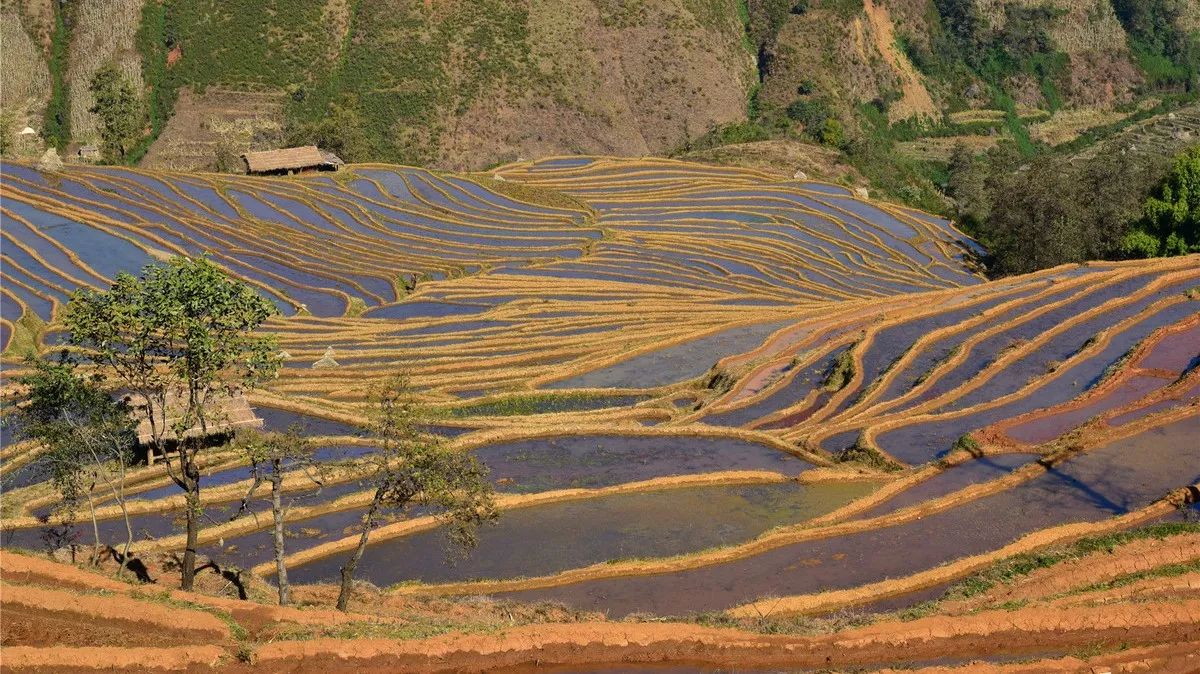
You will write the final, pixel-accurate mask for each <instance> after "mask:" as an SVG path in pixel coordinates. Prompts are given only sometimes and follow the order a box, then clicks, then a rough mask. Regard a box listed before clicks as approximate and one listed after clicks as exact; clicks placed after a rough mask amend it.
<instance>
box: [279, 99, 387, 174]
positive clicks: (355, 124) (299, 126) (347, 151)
mask: <svg viewBox="0 0 1200 674" xmlns="http://www.w3.org/2000/svg"><path fill="white" fill-rule="evenodd" d="M364 128H366V123H365V122H364V121H363V118H362V115H361V114H360V113H359V111H358V101H357V99H355V98H353V97H350V98H348V99H346V100H344V101H342V102H341V103H330V104H329V108H328V110H327V111H326V114H324V115H321V116H320V118H319V119H316V120H310V121H303V122H295V121H292V122H290V123H289V126H288V128H287V129H285V131H284V135H285V136H286V138H287V142H288V144H289V145H316V146H317V147H319V148H321V149H322V150H328V151H330V152H333V153H334V154H336V155H338V157H340V158H341V159H342V160H343V161H346V162H361V161H368V160H370V159H371V158H372V157H374V156H375V154H376V153H375V151H374V148H373V147H372V146H371V143H370V141H369V140H368V139H367V135H366V133H365V132H364V131H363V129H364Z"/></svg>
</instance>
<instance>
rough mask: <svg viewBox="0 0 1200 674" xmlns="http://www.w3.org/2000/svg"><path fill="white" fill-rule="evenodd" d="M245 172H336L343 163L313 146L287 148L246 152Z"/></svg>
mask: <svg viewBox="0 0 1200 674" xmlns="http://www.w3.org/2000/svg"><path fill="white" fill-rule="evenodd" d="M242 160H243V161H245V162H246V172H247V173H252V174H255V175H285V174H286V175H290V174H292V173H303V172H305V171H336V170H338V169H339V168H341V167H342V166H343V165H344V162H343V161H342V160H341V159H340V158H338V156H337V155H335V154H333V153H332V152H322V151H321V150H320V149H318V148H317V146H315V145H305V146H303V147H287V148H283V149H280V150H266V151H263V152H247V153H246V154H244V155H242Z"/></svg>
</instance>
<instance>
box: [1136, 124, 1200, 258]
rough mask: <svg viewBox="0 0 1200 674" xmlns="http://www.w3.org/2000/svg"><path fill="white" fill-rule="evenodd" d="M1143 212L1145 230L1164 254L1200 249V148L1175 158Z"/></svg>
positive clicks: (1192, 149)
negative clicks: (1158, 244)
mask: <svg viewBox="0 0 1200 674" xmlns="http://www.w3.org/2000/svg"><path fill="white" fill-rule="evenodd" d="M1142 213H1143V218H1142V223H1141V226H1142V229H1143V230H1144V231H1145V232H1146V233H1148V234H1150V235H1151V236H1154V237H1155V238H1157V239H1158V240H1159V241H1160V242H1162V251H1163V254H1165V255H1180V254H1185V253H1187V252H1188V251H1189V250H1200V146H1196V147H1192V148H1190V149H1188V150H1186V151H1184V152H1183V153H1182V154H1180V155H1179V156H1178V157H1176V158H1175V160H1174V162H1173V163H1172V165H1171V168H1170V170H1169V171H1168V172H1167V176H1166V178H1164V179H1163V181H1162V183H1161V184H1160V185H1159V186H1158V187H1157V189H1155V191H1154V193H1153V194H1151V195H1150V197H1149V198H1147V199H1146V202H1145V203H1144V204H1143V205H1142Z"/></svg>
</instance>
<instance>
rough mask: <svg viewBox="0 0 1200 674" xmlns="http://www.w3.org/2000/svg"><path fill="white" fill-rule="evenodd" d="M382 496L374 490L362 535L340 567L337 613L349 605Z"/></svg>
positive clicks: (380, 491) (378, 491)
mask: <svg viewBox="0 0 1200 674" xmlns="http://www.w3.org/2000/svg"><path fill="white" fill-rule="evenodd" d="M383 495H384V488H383V486H382V485H380V486H379V487H378V488H377V489H376V490H375V497H374V498H372V499H371V507H370V508H367V516H366V517H365V518H363V530H362V535H360V536H359V537H358V545H357V546H355V548H354V552H353V554H351V555H350V559H348V560H346V565H345V566H343V567H342V588H341V590H340V591H339V592H338V598H337V609H338V610H339V611H343V612H344V611H346V608H347V607H348V606H349V604H350V592H351V591H352V590H353V589H354V570H355V569H356V568H358V562H359V560H361V559H362V556H363V551H365V550H366V549H367V538H368V537H369V536H370V535H371V528H372V527H373V526H375V514H376V513H377V512H378V511H379V504H380V503H382V502H383Z"/></svg>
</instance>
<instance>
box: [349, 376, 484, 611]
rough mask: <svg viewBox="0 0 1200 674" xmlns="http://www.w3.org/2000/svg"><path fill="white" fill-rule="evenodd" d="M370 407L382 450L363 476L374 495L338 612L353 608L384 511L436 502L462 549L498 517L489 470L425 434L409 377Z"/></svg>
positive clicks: (382, 389) (375, 396) (378, 391)
mask: <svg viewBox="0 0 1200 674" xmlns="http://www.w3.org/2000/svg"><path fill="white" fill-rule="evenodd" d="M372 405H373V408H374V409H373V415H372V416H373V419H372V429H371V430H372V434H373V435H374V437H375V439H376V440H377V441H378V443H379V449H378V451H376V452H374V453H372V454H371V455H369V457H368V459H367V464H368V465H367V468H366V470H367V476H366V478H365V480H366V483H367V484H369V485H371V486H372V487H374V494H373V496H372V498H371V503H370V505H369V506H368V507H367V511H366V513H365V514H364V515H363V520H362V531H361V533H360V534H359V538H358V543H357V545H355V547H354V550H353V552H351V554H350V557H349V558H348V559H347V560H346V563H345V565H344V566H342V569H341V589H340V591H339V592H338V599H337V608H338V610H340V611H345V610H347V608H348V606H349V603H350V595H351V593H352V591H353V589H354V572H355V570H356V569H357V568H358V563H359V562H360V561H361V560H362V557H363V552H364V551H365V550H366V548H367V543H368V540H369V538H370V535H371V530H372V529H374V528H375V526H376V524H377V523H378V520H379V516H380V514H381V512H382V511H383V510H385V509H387V510H392V511H398V512H403V511H405V510H407V509H408V508H409V507H410V506H412V505H414V504H417V503H420V504H424V505H428V506H432V507H433V508H435V509H436V510H437V513H438V517H439V518H441V519H442V521H443V523H444V524H445V525H446V526H447V532H448V535H449V538H450V542H451V543H452V544H453V545H455V546H456V547H458V548H459V549H462V550H470V549H472V548H474V547H475V545H476V544H477V543H478V538H477V531H478V528H479V525H480V524H482V523H484V522H490V521H492V520H494V519H496V516H497V512H496V504H495V494H494V490H493V489H492V485H491V483H490V482H488V479H487V469H486V468H485V467H484V466H483V465H482V464H480V463H479V461H478V460H476V459H475V457H474V456H472V455H470V454H466V453H462V452H456V451H453V450H451V449H449V448H448V447H446V445H445V444H444V443H443V442H442V440H441V438H439V437H437V436H433V435H430V434H428V433H425V432H424V430H423V425H422V424H421V423H420V421H421V411H420V408H419V407H418V406H417V404H416V401H415V399H414V397H413V394H412V390H411V388H410V386H409V381H408V378H407V377H405V376H403V375H397V376H392V377H389V378H388V379H387V380H385V381H384V382H383V383H381V384H380V385H379V386H377V387H376V388H375V389H374V391H373V393H372Z"/></svg>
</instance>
